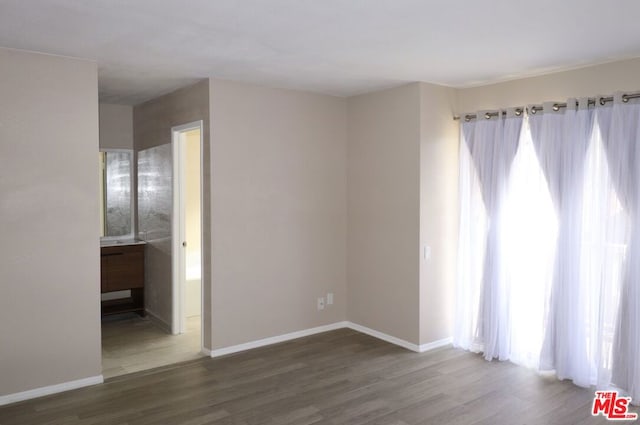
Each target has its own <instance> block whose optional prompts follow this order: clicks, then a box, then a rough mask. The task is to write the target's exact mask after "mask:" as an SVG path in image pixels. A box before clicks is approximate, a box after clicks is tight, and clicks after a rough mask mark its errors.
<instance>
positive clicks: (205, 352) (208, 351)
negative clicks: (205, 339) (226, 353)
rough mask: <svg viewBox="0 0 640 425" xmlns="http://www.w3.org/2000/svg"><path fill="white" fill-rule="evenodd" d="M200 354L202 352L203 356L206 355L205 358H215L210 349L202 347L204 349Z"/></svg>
mask: <svg viewBox="0 0 640 425" xmlns="http://www.w3.org/2000/svg"><path fill="white" fill-rule="evenodd" d="M200 352H201V353H202V354H204V355H205V356H207V357H213V356H212V355H211V350H209V349H208V348H206V347H202V348H201V349H200Z"/></svg>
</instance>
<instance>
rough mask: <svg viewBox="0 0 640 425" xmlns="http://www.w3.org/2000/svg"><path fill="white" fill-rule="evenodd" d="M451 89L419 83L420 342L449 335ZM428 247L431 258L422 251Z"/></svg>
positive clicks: (454, 211)
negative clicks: (427, 257)
mask: <svg viewBox="0 0 640 425" xmlns="http://www.w3.org/2000/svg"><path fill="white" fill-rule="evenodd" d="M455 96H456V90H454V89H450V88H446V87H442V86H436V85H433V84H426V83H421V84H420V248H421V252H420V344H427V343H430V342H434V341H438V340H442V339H445V338H448V337H450V336H451V333H452V326H453V308H454V300H453V294H454V291H453V290H454V288H455V268H456V249H457V235H458V137H459V136H458V122H457V121H453V120H452V119H451V117H452V116H453V111H454V108H455ZM425 247H429V248H430V250H431V258H430V259H426V258H425V253H424V249H425Z"/></svg>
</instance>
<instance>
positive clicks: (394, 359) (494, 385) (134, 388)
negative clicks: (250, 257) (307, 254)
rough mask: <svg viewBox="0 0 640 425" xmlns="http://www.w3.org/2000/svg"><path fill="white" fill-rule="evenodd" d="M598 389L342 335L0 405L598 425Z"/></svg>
mask: <svg viewBox="0 0 640 425" xmlns="http://www.w3.org/2000/svg"><path fill="white" fill-rule="evenodd" d="M592 398H593V392H592V391H590V390H585V389H581V388H578V387H575V386H574V385H572V384H570V383H568V382H560V381H558V380H556V379H554V378H549V377H540V376H538V375H536V374H535V373H533V372H532V371H530V370H527V369H525V368H523V367H519V366H514V365H512V364H510V363H506V362H504V363H501V362H491V363H490V362H486V361H484V360H483V359H482V358H481V357H480V356H479V355H475V354H471V353H468V352H465V351H461V350H457V349H453V348H443V349H439V350H435V351H431V352H427V353H423V354H417V353H413V352H410V351H407V350H404V349H402V348H399V347H396V346H394V345H391V344H388V343H385V342H382V341H379V340H377V339H374V338H372V337H369V336H366V335H363V334H360V333H357V332H355V331H352V330H347V329H341V330H337V331H332V332H327V333H324V334H319V335H315V336H311V337H307V338H301V339H298V340H295V341H291V342H285V343H282V344H278V345H273V346H269V347H264V348H260V349H256V350H252V351H247V352H244V353H239V354H235V355H231V356H227V357H223V358H218V359H209V358H207V359H200V360H195V361H191V362H189V363H183V364H181V365H174V366H169V367H165V368H161V369H155V370H152V371H146V372H140V373H136V374H131V375H125V376H120V377H117V378H112V379H109V380H107V382H106V383H105V384H103V385H97V386H94V387H89V388H83V389H80V390H75V391H72V392H68V393H63V394H58V395H54V396H49V397H46V398H41V399H37V400H31V401H26V402H22V403H18V404H14V405H10V406H6V407H2V408H0V424H2V425H44V424H47V425H57V424H65V425H106V424H109V425H117V424H131V425H133V424H135V425H178V424H180V425H204V424H212V425H231V424H233V425H289V424H291V425H307V424H316V425H326V424H334V425H336V424H349V425H358V424H368V425H374V424H377V425H409V424H439V425H440V424H441V425H448V424H494V425H500V424H509V425H512V424H597V423H602V424H604V423H607V421H606V420H605V419H604V418H602V417H598V418H594V417H591V416H590V406H591V401H592Z"/></svg>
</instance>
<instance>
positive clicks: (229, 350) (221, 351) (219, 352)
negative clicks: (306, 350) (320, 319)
mask: <svg viewBox="0 0 640 425" xmlns="http://www.w3.org/2000/svg"><path fill="white" fill-rule="evenodd" d="M348 323H349V322H336V323H331V324H330V325H324V326H318V327H315V328H310V329H304V330H301V331H296V332H290V333H288V334H284V335H278V336H272V337H269V338H263V339H258V340H256V341H251V342H245V343H244V344H238V345H232V346H230V347H224V348H218V349H216V350H211V357H220V356H226V355H227V354H233V353H238V352H240V351H246V350H251V349H253V348H258V347H264V346H265V345H272V344H277V343H279V342H284V341H290V340H292V339H297V338H302V337H305V336H309V335H315V334H319V333H322V332H328V331H334V330H336V329H342V328H347V327H349V326H348Z"/></svg>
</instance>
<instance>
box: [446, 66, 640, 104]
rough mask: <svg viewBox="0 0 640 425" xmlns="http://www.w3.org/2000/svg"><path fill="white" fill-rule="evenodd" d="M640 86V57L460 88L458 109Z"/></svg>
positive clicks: (584, 94) (535, 100)
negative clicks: (487, 84)
mask: <svg viewBox="0 0 640 425" xmlns="http://www.w3.org/2000/svg"><path fill="white" fill-rule="evenodd" d="M618 90H620V91H624V90H629V91H634V92H635V91H638V90H640V58H638V59H630V60H625V61H619V62H611V63H607V64H603V65H597V66H592V67H588V68H581V69H575V70H572V71H565V72H558V73H554V74H548V75H543V76H540V77H532V78H523V79H520V80H513V81H508V82H504V83H498V84H492V85H489V86H482V87H476V88H469V89H461V90H458V105H457V108H456V109H457V113H458V114H462V113H466V112H474V111H476V110H482V109H497V108H505V107H508V106H525V105H527V104H531V103H535V104H539V103H541V102H543V101H553V100H558V101H563V100H566V99H567V98H569V97H582V96H595V95H599V94H603V95H607V94H611V93H613V92H614V91H618Z"/></svg>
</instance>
